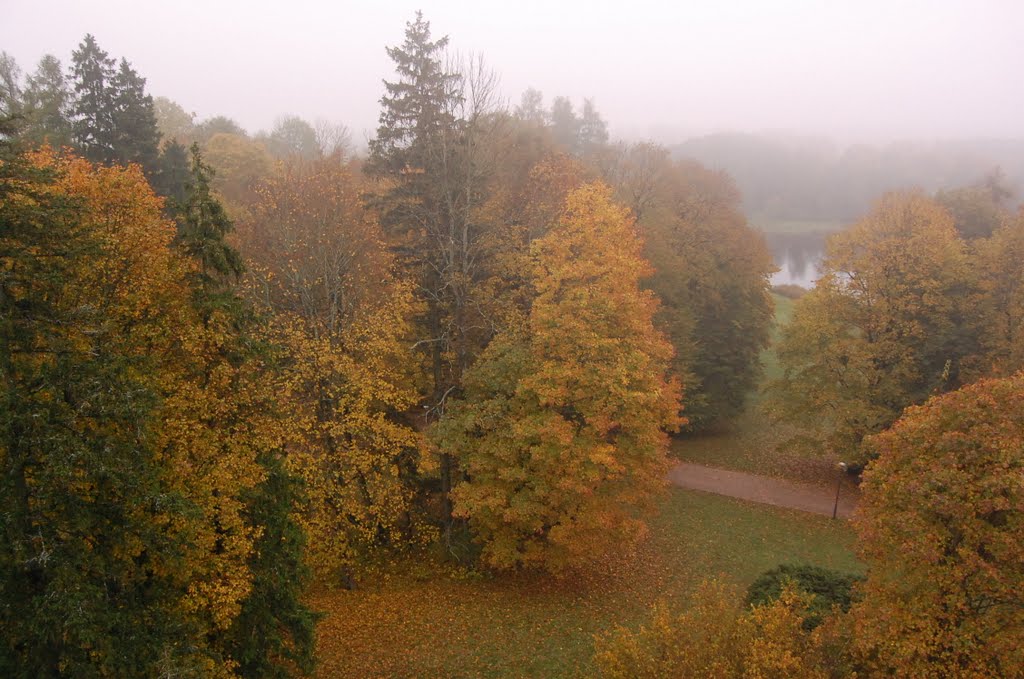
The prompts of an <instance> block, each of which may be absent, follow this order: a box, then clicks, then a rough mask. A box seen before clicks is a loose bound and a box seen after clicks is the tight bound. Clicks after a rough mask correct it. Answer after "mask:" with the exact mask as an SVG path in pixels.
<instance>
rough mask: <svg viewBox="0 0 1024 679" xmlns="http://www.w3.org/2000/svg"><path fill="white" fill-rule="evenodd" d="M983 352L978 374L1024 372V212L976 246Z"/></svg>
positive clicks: (1004, 223) (1006, 222)
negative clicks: (1022, 370) (1023, 370)
mask: <svg viewBox="0 0 1024 679" xmlns="http://www.w3.org/2000/svg"><path fill="white" fill-rule="evenodd" d="M973 263H974V264H975V267H976V270H977V272H978V278H979V287H980V291H981V298H980V309H979V310H980V316H981V324H982V332H981V333H980V334H981V352H980V356H979V357H978V359H977V360H976V361H975V362H974V363H975V366H974V367H975V371H976V372H977V373H979V374H981V375H998V376H1006V375H1010V374H1012V373H1014V372H1016V371H1018V370H1021V369H1024V212H1019V213H1018V214H1017V215H1016V216H1015V217H1013V218H1012V219H1006V220H1005V221H1004V222H1003V225H1002V226H1001V227H1000V228H998V229H997V230H996V231H995V233H994V234H992V236H991V237H990V238H987V239H984V240H982V241H978V242H976V244H975V251H974V255H973Z"/></svg>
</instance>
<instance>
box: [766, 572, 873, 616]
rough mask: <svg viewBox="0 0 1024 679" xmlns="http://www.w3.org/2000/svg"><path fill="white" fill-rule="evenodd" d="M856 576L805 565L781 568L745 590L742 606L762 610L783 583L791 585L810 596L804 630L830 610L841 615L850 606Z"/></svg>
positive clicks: (780, 590)
mask: <svg viewBox="0 0 1024 679" xmlns="http://www.w3.org/2000/svg"><path fill="white" fill-rule="evenodd" d="M863 579H864V578H862V577H861V576H859V575H852V574H849V573H840V572H838V571H830V570H828V569H827V568H821V567H819V566H809V565H806V564H803V565H799V564H782V565H780V566H776V567H775V568H772V569H771V570H768V571H765V572H764V573H762V574H761V575H759V576H758V577H757V579H756V580H754V582H753V583H752V584H751V585H750V587H749V588H748V589H747V600H746V603H747V604H748V605H750V606H763V605H766V604H770V603H772V602H773V601H776V600H777V599H778V598H779V596H781V594H782V591H783V589H784V588H785V585H786V583H790V582H791V583H793V584H794V585H795V586H796V587H797V589H799V590H800V591H801V592H805V593H807V594H812V595H814V598H813V599H812V600H811V602H810V605H809V606H808V609H807V615H806V617H805V618H804V628H805V629H808V630H812V629H814V628H815V627H817V626H818V625H820V624H821V623H822V622H823V621H824V619H825V616H826V615H827V614H828V613H829V612H830V611H831V610H832V607H833V606H839V608H840V610H842V611H843V612H844V613H845V612H846V611H848V610H850V604H852V603H853V585H854V583H856V582H859V581H861V580H863Z"/></svg>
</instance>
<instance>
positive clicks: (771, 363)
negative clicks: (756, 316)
mask: <svg viewBox="0 0 1024 679" xmlns="http://www.w3.org/2000/svg"><path fill="white" fill-rule="evenodd" d="M772 301H773V302H775V325H774V327H773V328H772V339H771V341H772V346H769V347H768V348H767V349H765V350H764V351H762V352H761V365H762V366H764V381H765V382H767V381H769V380H773V379H777V378H779V377H782V369H781V368H780V367H779V359H778V357H777V356H776V355H775V349H774V345H775V343H776V342H778V341H779V337H780V336H781V335H782V328H784V327H786V325H788V324H789V321H790V319H791V318H793V304H794V302H795V300H792V299H790V298H789V297H783V296H782V295H779V294H776V293H774V292H773V293H772ZM759 397H760V393H757V394H754V398H753V401H755V402H756V401H758V400H759Z"/></svg>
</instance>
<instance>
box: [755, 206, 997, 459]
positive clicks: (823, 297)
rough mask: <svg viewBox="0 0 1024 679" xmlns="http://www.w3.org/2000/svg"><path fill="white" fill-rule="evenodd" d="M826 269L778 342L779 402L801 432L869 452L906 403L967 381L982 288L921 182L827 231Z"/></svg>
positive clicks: (814, 440)
mask: <svg viewBox="0 0 1024 679" xmlns="http://www.w3.org/2000/svg"><path fill="white" fill-rule="evenodd" d="M826 248H827V249H826V256H825V259H824V261H823V263H822V265H821V271H822V276H821V278H820V279H819V280H818V281H817V283H816V285H815V288H814V290H812V291H811V292H809V293H808V294H807V295H805V296H804V297H802V298H801V299H800V300H799V301H798V302H797V303H796V307H795V311H794V316H793V320H792V322H791V323H790V324H789V325H788V326H787V327H786V329H785V331H784V334H783V338H782V341H781V344H780V346H779V348H778V354H779V359H780V362H781V364H782V366H783V369H784V371H785V373H784V376H783V377H782V378H781V379H779V380H777V381H776V382H774V383H773V385H772V386H771V390H772V392H774V395H775V399H774V405H775V408H776V409H777V410H776V412H777V413H778V414H781V415H782V416H784V417H786V418H787V419H790V420H792V421H794V422H797V423H798V424H800V425H801V426H802V427H803V429H804V432H805V434H804V435H803V440H805V441H806V442H808V443H810V444H813V445H816V446H817V445H822V444H824V445H825V446H827V448H828V449H829V450H830V451H832V452H835V453H838V454H839V455H841V456H844V457H846V458H847V459H850V460H851V461H853V460H863V459H864V456H865V452H864V451H861V450H860V443H861V441H862V439H863V438H864V436H866V435H868V434H872V433H877V432H879V431H881V430H882V429H884V428H886V427H888V426H889V425H890V424H891V423H892V422H893V421H894V420H895V419H896V418H897V417H898V416H899V414H900V412H901V411H902V410H903V408H905V407H906V406H908V405H911V404H914V403H921V402H923V401H924V400H925V399H927V398H928V396H930V395H931V394H933V393H936V392H941V391H946V390H949V389H953V388H956V387H957V386H959V384H960V383H961V380H962V375H961V369H962V367H963V365H962V362H963V359H964V358H965V357H969V356H972V355H974V354H975V353H976V352H977V327H976V326H977V324H976V322H975V320H976V318H975V311H974V306H975V301H976V298H975V291H974V285H973V283H972V280H971V276H970V275H969V270H968V268H967V263H968V260H967V257H966V253H965V251H964V245H963V243H962V241H961V240H960V239H959V238H958V236H957V233H956V230H955V229H954V227H953V222H952V220H951V218H950V217H949V215H948V214H947V213H946V212H945V211H944V210H943V209H942V208H940V207H939V206H938V205H936V204H935V203H934V202H933V201H931V200H930V199H929V198H927V197H926V196H924V195H922V194H920V193H909V194H889V195H887V196H885V197H884V198H883V199H882V200H881V201H880V202H879V204H878V206H877V207H876V208H875V210H874V211H873V212H872V213H871V214H870V215H868V216H867V217H866V218H865V219H863V220H862V221H860V222H859V223H857V224H856V225H854V226H853V227H852V228H850V229H849V230H847V231H845V232H842V233H840V234H837V235H835V236H833V237H832V238H831V239H830V240H829V241H828V243H827V246H826Z"/></svg>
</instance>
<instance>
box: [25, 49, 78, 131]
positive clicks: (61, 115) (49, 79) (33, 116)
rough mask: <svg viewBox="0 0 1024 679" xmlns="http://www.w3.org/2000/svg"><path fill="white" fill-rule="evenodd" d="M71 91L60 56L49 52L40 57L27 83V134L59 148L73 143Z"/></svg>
mask: <svg viewBox="0 0 1024 679" xmlns="http://www.w3.org/2000/svg"><path fill="white" fill-rule="evenodd" d="M70 106H71V93H70V92H69V91H68V83H67V79H66V78H65V76H64V71H63V69H62V67H61V63H60V60H59V59H57V58H56V57H54V56H52V55H49V54H47V55H46V56H44V57H43V58H42V59H40V60H39V66H38V67H36V71H35V73H33V74H32V75H30V76H29V77H28V83H27V85H26V87H25V111H26V113H25V115H26V117H27V118H28V121H29V128H28V130H27V138H28V139H29V140H30V141H32V142H33V143H35V144H43V143H46V144H49V145H50V146H53V147H56V148H59V147H61V146H66V145H68V144H70V143H71V120H70V117H69V116H70V113H71V111H70Z"/></svg>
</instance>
